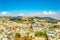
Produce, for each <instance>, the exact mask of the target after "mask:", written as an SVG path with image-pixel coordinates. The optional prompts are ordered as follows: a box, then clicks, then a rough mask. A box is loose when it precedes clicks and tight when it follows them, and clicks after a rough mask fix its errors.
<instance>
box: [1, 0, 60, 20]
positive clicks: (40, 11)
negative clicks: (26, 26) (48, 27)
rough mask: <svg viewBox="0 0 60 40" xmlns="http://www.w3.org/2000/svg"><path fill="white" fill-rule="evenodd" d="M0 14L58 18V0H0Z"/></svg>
mask: <svg viewBox="0 0 60 40" xmlns="http://www.w3.org/2000/svg"><path fill="white" fill-rule="evenodd" d="M0 15H15V16H16V15H25V16H30V15H33V16H50V17H54V18H57V19H59V18H60V0H0Z"/></svg>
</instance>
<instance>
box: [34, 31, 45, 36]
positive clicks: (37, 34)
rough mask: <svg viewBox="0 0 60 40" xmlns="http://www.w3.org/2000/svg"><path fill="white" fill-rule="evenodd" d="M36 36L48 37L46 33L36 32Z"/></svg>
mask: <svg viewBox="0 0 60 40" xmlns="http://www.w3.org/2000/svg"><path fill="white" fill-rule="evenodd" d="M35 36H36V37H46V33H45V32H41V31H36V32H35Z"/></svg>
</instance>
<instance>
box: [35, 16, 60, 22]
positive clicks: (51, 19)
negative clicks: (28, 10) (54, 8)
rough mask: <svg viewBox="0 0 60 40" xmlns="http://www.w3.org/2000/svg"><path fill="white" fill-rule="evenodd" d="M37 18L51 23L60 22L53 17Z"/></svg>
mask: <svg viewBox="0 0 60 40" xmlns="http://www.w3.org/2000/svg"><path fill="white" fill-rule="evenodd" d="M35 18H39V19H42V20H46V21H50V22H59V21H60V20H57V19H54V18H51V17H35Z"/></svg>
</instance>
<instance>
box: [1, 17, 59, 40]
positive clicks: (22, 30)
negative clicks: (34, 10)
mask: <svg viewBox="0 0 60 40" xmlns="http://www.w3.org/2000/svg"><path fill="white" fill-rule="evenodd" d="M0 40H60V21H59V20H56V19H53V18H50V17H25V16H17V17H0Z"/></svg>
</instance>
